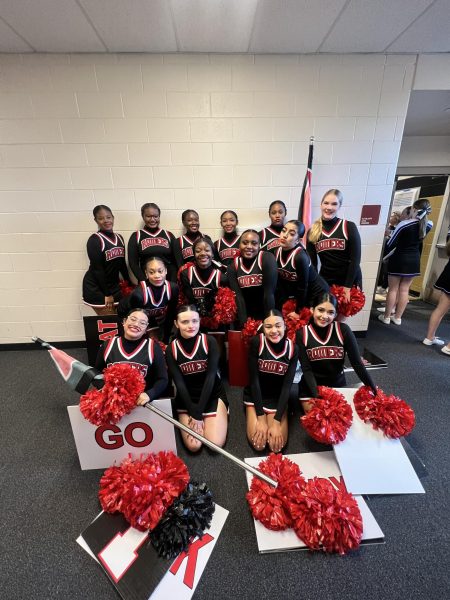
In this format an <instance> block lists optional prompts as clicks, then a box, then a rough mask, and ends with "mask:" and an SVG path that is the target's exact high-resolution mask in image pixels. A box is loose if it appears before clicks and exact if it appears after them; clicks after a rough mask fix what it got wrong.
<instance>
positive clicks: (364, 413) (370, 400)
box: [353, 386, 416, 438]
mask: <svg viewBox="0 0 450 600" xmlns="http://www.w3.org/2000/svg"><path fill="white" fill-rule="evenodd" d="M353 403H354V405H355V410H356V412H357V413H358V416H359V417H360V419H361V420H363V421H364V422H365V423H371V424H372V427H373V428H374V429H381V431H383V432H384V434H385V435H386V436H387V437H390V438H399V437H402V436H404V435H408V434H409V433H411V431H412V430H413V428H414V425H415V421H416V418H415V415H414V411H413V409H412V408H411V407H410V406H409V404H407V403H406V402H405V401H404V400H401V399H400V398H397V396H393V395H390V396H388V395H387V394H385V393H384V392H383V390H380V389H377V393H376V395H375V394H374V393H373V391H372V390H371V388H370V387H368V386H363V387H361V388H359V390H358V391H357V392H356V393H355V395H354V397H353Z"/></svg>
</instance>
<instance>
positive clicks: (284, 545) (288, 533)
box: [245, 452, 384, 553]
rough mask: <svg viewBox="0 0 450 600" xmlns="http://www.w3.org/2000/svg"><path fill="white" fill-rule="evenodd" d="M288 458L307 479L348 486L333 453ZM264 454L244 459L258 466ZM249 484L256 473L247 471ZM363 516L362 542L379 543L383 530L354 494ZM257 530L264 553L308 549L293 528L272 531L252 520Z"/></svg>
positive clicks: (307, 454) (294, 455)
mask: <svg viewBox="0 0 450 600" xmlns="http://www.w3.org/2000/svg"><path fill="white" fill-rule="evenodd" d="M286 458H289V459H290V460H292V462H294V463H296V464H298V466H299V467H300V470H301V472H302V474H303V476H304V477H305V479H311V478H312V477H323V478H327V479H329V480H330V481H331V483H332V484H333V485H334V486H335V487H339V486H342V485H345V483H344V479H343V477H342V474H341V471H340V469H339V465H338V464H337V462H336V458H335V456H334V453H333V452H305V453H304V454H288V455H286ZM262 460H264V457H262V458H261V457H252V458H246V459H245V462H246V463H248V464H249V465H252V466H253V467H257V466H258V464H259V463H260V461H262ZM246 476H247V484H248V487H249V488H250V485H251V481H252V477H253V475H251V474H250V473H246ZM355 500H356V502H357V503H358V506H359V510H360V511H361V516H362V519H363V536H362V543H366V544H367V543H380V542H382V541H383V538H384V533H383V532H382V531H381V529H380V527H379V525H378V523H377V522H376V520H375V517H374V516H373V515H372V513H371V512H370V509H369V507H368V506H367V504H366V502H365V501H364V499H363V498H362V497H361V496H355ZM253 521H254V524H255V531H256V542H257V544H258V550H259V551H260V552H261V553H263V552H284V551H286V550H306V549H307V546H306V545H305V544H304V543H303V542H302V541H301V539H300V538H299V537H297V534H296V533H295V531H294V530H293V529H286V530H285V531H271V530H270V529H267V528H266V527H264V525H262V524H261V523H260V522H259V521H256V520H255V519H254V520H253Z"/></svg>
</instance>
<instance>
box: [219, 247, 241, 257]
mask: <svg viewBox="0 0 450 600" xmlns="http://www.w3.org/2000/svg"><path fill="white" fill-rule="evenodd" d="M238 254H239V248H225V249H224V250H221V251H220V252H219V255H220V258H221V260H224V259H225V258H234V257H235V256H237V255H238Z"/></svg>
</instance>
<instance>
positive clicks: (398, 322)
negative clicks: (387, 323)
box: [391, 317, 402, 325]
mask: <svg viewBox="0 0 450 600" xmlns="http://www.w3.org/2000/svg"><path fill="white" fill-rule="evenodd" d="M391 321H392V322H393V323H394V324H395V325H401V324H402V320H401V319H396V318H395V317H391Z"/></svg>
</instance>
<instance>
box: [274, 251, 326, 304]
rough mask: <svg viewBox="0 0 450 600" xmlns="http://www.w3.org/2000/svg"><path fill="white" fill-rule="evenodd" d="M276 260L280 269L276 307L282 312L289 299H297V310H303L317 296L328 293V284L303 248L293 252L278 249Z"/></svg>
mask: <svg viewBox="0 0 450 600" xmlns="http://www.w3.org/2000/svg"><path fill="white" fill-rule="evenodd" d="M275 258H276V261H277V267H278V283H277V292H276V306H277V308H279V309H280V310H281V308H282V307H283V304H284V302H286V300H288V299H289V298H295V300H296V301H297V310H301V309H302V308H303V307H304V306H308V304H309V301H310V300H311V299H312V298H314V297H315V296H317V294H320V293H321V292H328V290H329V286H328V284H327V283H326V281H325V280H324V279H322V277H320V275H318V273H317V271H316V269H315V268H314V267H313V265H312V263H311V259H310V257H309V255H308V253H307V252H305V250H304V248H303V247H302V246H296V247H295V248H292V250H283V249H282V248H281V247H280V248H277V250H276V252H275Z"/></svg>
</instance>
